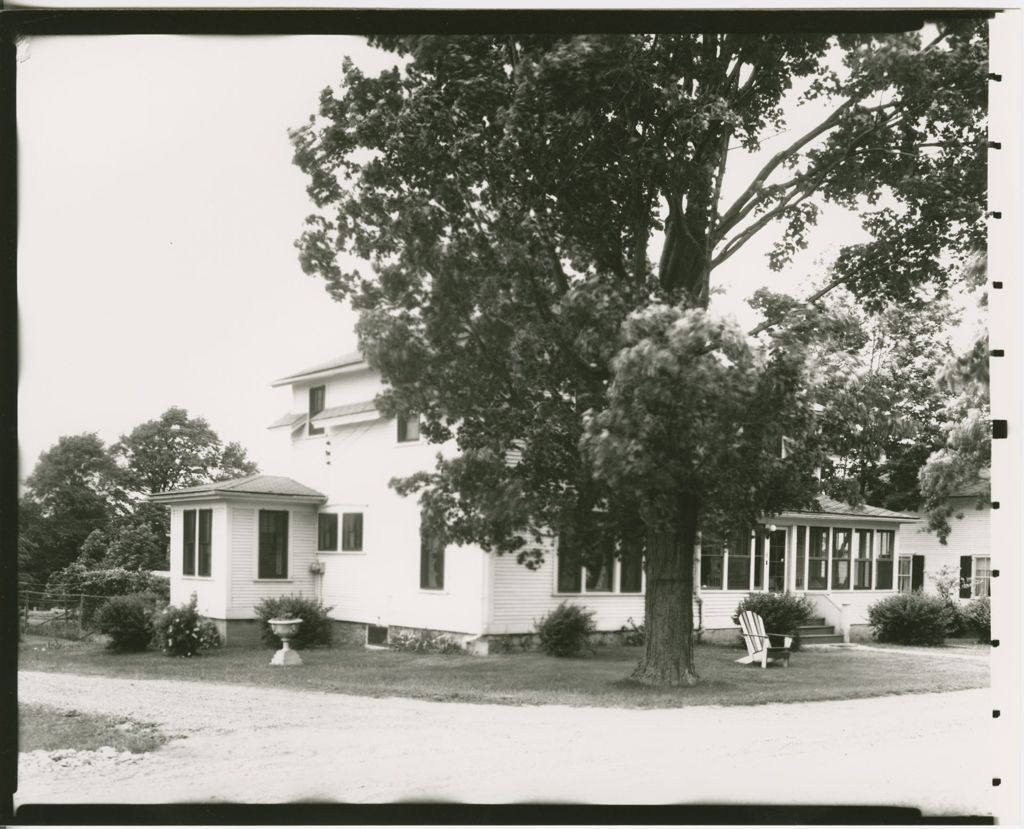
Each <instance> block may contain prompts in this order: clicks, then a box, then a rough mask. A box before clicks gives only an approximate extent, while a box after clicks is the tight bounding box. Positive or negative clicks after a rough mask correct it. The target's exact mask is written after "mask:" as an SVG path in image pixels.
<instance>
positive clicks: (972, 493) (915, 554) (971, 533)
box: [899, 480, 992, 601]
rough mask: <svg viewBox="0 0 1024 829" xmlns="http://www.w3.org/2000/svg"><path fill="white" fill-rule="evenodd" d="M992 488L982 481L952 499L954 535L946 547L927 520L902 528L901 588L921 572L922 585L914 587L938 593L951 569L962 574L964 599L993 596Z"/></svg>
mask: <svg viewBox="0 0 1024 829" xmlns="http://www.w3.org/2000/svg"><path fill="white" fill-rule="evenodd" d="M988 488H989V484H988V481H987V480H979V481H976V482H975V483H974V484H972V485H970V486H966V487H963V488H961V489H959V490H957V491H956V492H955V493H954V495H953V497H952V498H951V499H950V504H951V506H952V507H953V514H952V515H951V516H950V517H949V527H950V532H949V537H948V538H947V539H946V543H945V544H942V543H941V542H940V541H939V539H938V536H936V535H935V533H933V532H929V531H928V524H927V521H926V519H924V518H918V520H916V521H914V522H913V523H912V524H906V525H904V526H902V527H900V549H901V556H900V560H899V574H900V575H899V580H900V586H902V585H903V584H905V583H909V582H908V579H909V578H910V573H915V574H916V573H917V572H921V573H922V578H921V583H920V584H918V583H917V582H916V581H915V582H914V583H913V585H912V586H913V587H914V588H916V587H919V586H920V587H922V588H923V589H924V590H925V591H926V592H934V591H935V577H936V575H937V574H938V572H939V571H940V570H941V569H942V568H944V567H948V568H952V569H954V570H956V571H957V572H958V573H959V575H960V585H961V587H960V591H959V597H960V599H961V600H964V601H967V600H970V599H975V598H979V597H981V596H988V595H990V594H991V589H990V586H991V580H992V558H991V517H992V507H991V502H990V501H989V500H988V498H987V493H988ZM979 502H980V503H979Z"/></svg>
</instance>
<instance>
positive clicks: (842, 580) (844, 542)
mask: <svg viewBox="0 0 1024 829" xmlns="http://www.w3.org/2000/svg"><path fill="white" fill-rule="evenodd" d="M852 539H853V531H852V530H838V529H837V530H832V589H833V590H849V589H850V545H851V542H852Z"/></svg>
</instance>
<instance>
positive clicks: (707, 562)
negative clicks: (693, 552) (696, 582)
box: [700, 539, 725, 590]
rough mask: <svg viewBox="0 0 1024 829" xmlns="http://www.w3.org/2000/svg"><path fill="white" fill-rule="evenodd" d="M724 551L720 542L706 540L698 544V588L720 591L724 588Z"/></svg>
mask: <svg viewBox="0 0 1024 829" xmlns="http://www.w3.org/2000/svg"><path fill="white" fill-rule="evenodd" d="M724 563H725V549H724V548H723V547H722V542H720V541H714V540H711V539H708V540H707V541H704V540H701V544H700V588H701V590H721V589H722V587H723V586H724V581H723V575H724V569H723V568H724Z"/></svg>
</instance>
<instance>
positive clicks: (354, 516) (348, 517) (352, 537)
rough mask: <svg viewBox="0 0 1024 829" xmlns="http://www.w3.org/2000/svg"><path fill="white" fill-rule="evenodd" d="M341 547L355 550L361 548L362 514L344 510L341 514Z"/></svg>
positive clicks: (350, 550)
mask: <svg viewBox="0 0 1024 829" xmlns="http://www.w3.org/2000/svg"><path fill="white" fill-rule="evenodd" d="M341 549H342V550H345V551H346V552H355V551H359V550H362V549H363V514H362V513H361V512H346V513H344V514H343V515H342V516H341Z"/></svg>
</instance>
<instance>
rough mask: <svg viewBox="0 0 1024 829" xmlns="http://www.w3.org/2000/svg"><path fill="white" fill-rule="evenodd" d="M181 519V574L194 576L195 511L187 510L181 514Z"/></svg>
mask: <svg viewBox="0 0 1024 829" xmlns="http://www.w3.org/2000/svg"><path fill="white" fill-rule="evenodd" d="M181 518H182V520H181V540H182V548H181V549H182V557H181V572H182V575H185V576H194V575H195V574H196V511H195V510H194V509H187V510H185V511H184V512H183V513H182V516H181Z"/></svg>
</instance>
